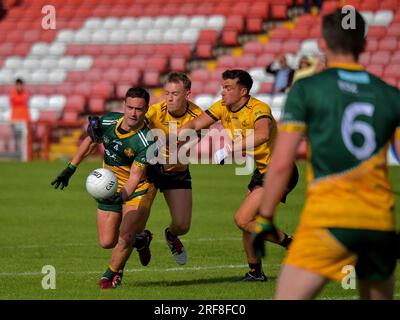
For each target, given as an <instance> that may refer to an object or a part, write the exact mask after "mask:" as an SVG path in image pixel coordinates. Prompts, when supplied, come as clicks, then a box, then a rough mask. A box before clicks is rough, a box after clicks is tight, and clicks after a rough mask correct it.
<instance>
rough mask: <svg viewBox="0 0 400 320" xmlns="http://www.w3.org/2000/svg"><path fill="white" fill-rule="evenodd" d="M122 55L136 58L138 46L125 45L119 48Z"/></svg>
mask: <svg viewBox="0 0 400 320" xmlns="http://www.w3.org/2000/svg"><path fill="white" fill-rule="evenodd" d="M119 51H120V54H121V55H127V56H134V55H135V54H136V52H137V51H136V46H135V45H133V44H123V45H121V46H119Z"/></svg>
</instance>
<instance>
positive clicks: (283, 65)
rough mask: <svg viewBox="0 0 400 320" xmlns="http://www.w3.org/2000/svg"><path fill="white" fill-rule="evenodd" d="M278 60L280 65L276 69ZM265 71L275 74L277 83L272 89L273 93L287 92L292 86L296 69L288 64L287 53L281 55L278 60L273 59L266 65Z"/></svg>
mask: <svg viewBox="0 0 400 320" xmlns="http://www.w3.org/2000/svg"><path fill="white" fill-rule="evenodd" d="M277 62H279V66H278V68H277V69H275V68H274V65H275V64H276V63H277ZM265 71H266V72H267V73H271V74H273V75H275V83H274V87H273V89H272V93H280V92H286V91H287V89H289V88H290V85H291V83H292V79H293V75H294V70H293V69H292V68H290V67H289V65H288V64H287V60H286V56H285V55H281V56H280V57H279V60H278V61H273V62H272V63H270V64H269V65H268V66H267V67H266V69H265Z"/></svg>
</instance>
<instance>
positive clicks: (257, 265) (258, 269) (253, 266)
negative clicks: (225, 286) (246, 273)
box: [249, 261, 262, 275]
mask: <svg viewBox="0 0 400 320" xmlns="http://www.w3.org/2000/svg"><path fill="white" fill-rule="evenodd" d="M249 267H250V269H251V270H252V271H253V270H254V273H255V274H256V275H260V274H261V273H262V263H261V261H260V262H258V263H249Z"/></svg>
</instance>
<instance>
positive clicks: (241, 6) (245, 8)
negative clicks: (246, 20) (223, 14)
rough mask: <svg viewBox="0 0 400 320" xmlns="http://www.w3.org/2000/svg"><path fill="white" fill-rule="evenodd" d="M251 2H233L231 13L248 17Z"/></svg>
mask: <svg viewBox="0 0 400 320" xmlns="http://www.w3.org/2000/svg"><path fill="white" fill-rule="evenodd" d="M250 4H251V3H250V2H244V1H237V2H235V3H233V4H232V7H231V14H234V15H238V16H242V17H246V16H247V15H248V12H249V9H250Z"/></svg>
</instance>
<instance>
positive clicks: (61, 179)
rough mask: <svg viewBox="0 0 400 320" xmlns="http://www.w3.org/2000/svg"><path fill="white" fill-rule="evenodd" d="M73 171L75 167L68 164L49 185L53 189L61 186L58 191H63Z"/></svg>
mask: <svg viewBox="0 0 400 320" xmlns="http://www.w3.org/2000/svg"><path fill="white" fill-rule="evenodd" d="M75 170H76V167H75V166H74V165H72V164H71V163H68V166H67V167H66V168H65V169H64V170H63V171H61V173H60V174H59V175H58V176H57V178H55V179H54V181H53V182H52V183H51V185H52V186H54V188H55V189H57V188H58V186H59V185H60V184H61V188H60V189H61V190H62V189H64V187H66V186H68V181H69V178H71V177H72V175H73V174H74V172H75Z"/></svg>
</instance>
